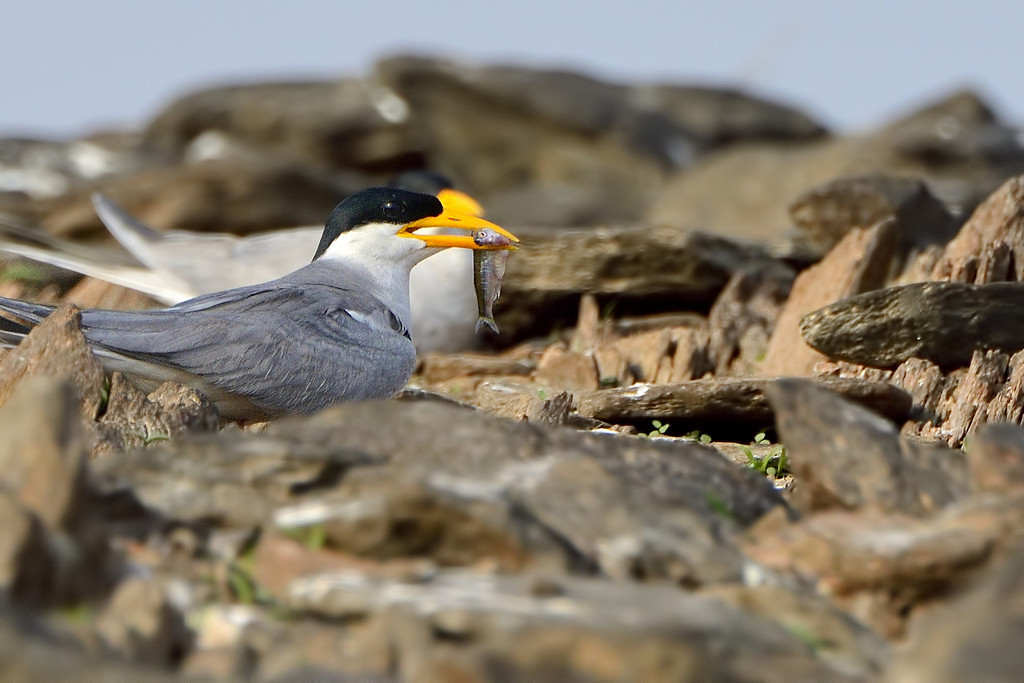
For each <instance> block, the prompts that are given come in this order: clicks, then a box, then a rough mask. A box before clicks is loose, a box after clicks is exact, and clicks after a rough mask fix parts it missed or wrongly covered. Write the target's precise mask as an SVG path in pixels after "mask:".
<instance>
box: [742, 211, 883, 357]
mask: <svg viewBox="0 0 1024 683" xmlns="http://www.w3.org/2000/svg"><path fill="white" fill-rule="evenodd" d="M894 240H895V234H894V232H893V230H892V226H891V225H890V224H889V223H880V224H878V225H875V226H873V227H871V228H865V229H859V230H853V231H851V232H849V233H848V234H847V235H846V237H844V238H843V240H842V241H841V242H840V243H839V244H837V245H836V247H835V248H834V249H833V250H832V251H830V252H829V253H828V255H827V256H826V257H825V258H824V259H823V260H822V261H821V263H819V264H817V265H815V266H812V267H811V268H808V269H807V270H805V271H804V272H802V273H801V274H800V275H799V276H797V278H796V281H795V282H794V283H793V290H792V292H791V293H790V295H789V299H788V300H787V301H786V305H785V306H784V307H783V309H782V312H781V313H780V314H779V317H778V319H777V320H776V321H775V329H774V331H773V332H772V336H771V340H770V341H769V342H768V350H767V351H766V352H765V356H764V362H763V363H762V364H761V371H762V373H764V374H765V375H812V374H813V371H814V366H815V364H817V363H818V362H819V361H822V360H824V359H825V357H824V356H823V355H821V354H820V353H818V352H817V351H814V350H813V349H812V348H810V347H809V346H808V345H807V344H806V343H805V342H804V340H803V338H802V337H801V335H800V319H801V318H802V317H803V316H804V315H806V314H807V313H810V312H811V311H816V310H818V309H819V308H821V307H822V306H827V305H828V304H830V303H832V302H833V301H837V300H839V299H842V298H843V297H847V296H851V295H853V294H860V293H862V292H866V291H869V290H872V289H877V288H878V287H881V286H883V285H884V283H885V278H886V276H887V274H888V271H889V265H890V263H891V257H892V252H893V249H894V246H895V244H894Z"/></svg>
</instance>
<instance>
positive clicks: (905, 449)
mask: <svg viewBox="0 0 1024 683" xmlns="http://www.w3.org/2000/svg"><path fill="white" fill-rule="evenodd" d="M765 391H766V393H767V394H768V397H769V399H770V400H771V403H772V407H773V408H774V409H775V416H776V425H777V429H778V431H779V441H780V443H784V444H786V452H787V455H788V459H787V462H788V463H789V467H790V469H791V470H792V472H793V474H794V475H795V476H796V480H797V481H798V482H799V486H797V487H796V490H795V491H794V498H793V500H794V503H795V504H796V506H797V507H798V508H800V509H801V510H803V511H805V512H810V511H812V510H821V509H830V508H841V509H847V510H857V509H861V508H867V509H876V510H881V511H884V512H901V513H904V514H909V515H923V514H926V513H930V512H934V511H935V510H938V509H941V508H943V507H945V506H946V505H948V504H949V503H951V502H953V501H954V500H957V499H958V498H960V497H962V495H963V492H962V486H961V484H960V482H961V481H962V479H963V476H964V474H965V467H964V463H963V459H962V456H961V455H960V454H959V453H958V452H957V451H953V450H949V449H941V450H939V449H929V448H928V447H922V446H917V445H915V444H913V443H911V442H909V441H905V440H903V439H901V438H900V436H899V432H898V430H897V429H896V427H895V426H893V425H892V424H891V423H890V422H889V421H887V420H885V419H883V418H881V417H879V416H878V415H875V414H873V413H871V412H869V411H868V410H866V409H865V408H863V407H861V406H858V405H855V404H853V403H850V402H848V401H846V400H844V399H843V398H840V397H839V396H838V395H837V394H835V393H833V392H830V391H827V390H826V389H824V388H822V387H821V386H820V385H816V384H814V383H813V382H810V381H807V380H795V379H783V380H778V381H777V382H775V383H773V384H771V385H769V386H768V387H766V389H765Z"/></svg>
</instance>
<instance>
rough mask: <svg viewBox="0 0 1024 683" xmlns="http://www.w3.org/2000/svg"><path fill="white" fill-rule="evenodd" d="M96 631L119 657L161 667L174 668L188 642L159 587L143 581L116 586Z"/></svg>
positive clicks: (181, 619)
mask: <svg viewBox="0 0 1024 683" xmlns="http://www.w3.org/2000/svg"><path fill="white" fill-rule="evenodd" d="M96 630H97V632H98V633H99V634H100V636H101V637H102V638H103V640H104V642H105V643H106V644H107V646H109V647H110V648H112V649H113V650H114V651H115V652H117V653H118V654H119V655H120V656H122V657H124V658H126V659H129V660H132V661H136V662H140V663H145V664H150V665H153V666H158V667H161V668H164V667H170V666H174V665H176V664H177V663H178V662H179V661H180V660H181V658H182V656H183V655H184V654H185V652H186V651H187V650H188V649H189V647H190V645H191V641H192V637H191V634H190V633H189V630H188V628H187V627H186V625H185V619H184V617H183V616H182V615H181V614H180V613H179V612H178V611H177V610H176V609H175V608H174V607H173V606H172V605H171V603H170V601H169V600H168V598H167V595H166V592H165V589H164V588H163V586H161V585H160V584H159V583H157V582H154V581H152V580H150V579H143V578H130V579H127V580H125V581H122V582H121V583H120V584H119V585H118V586H117V589H116V590H115V591H114V594H113V595H112V596H111V598H110V601H109V602H108V603H107V605H106V607H105V608H104V610H103V612H102V613H101V614H100V615H99V616H98V617H97V619H96Z"/></svg>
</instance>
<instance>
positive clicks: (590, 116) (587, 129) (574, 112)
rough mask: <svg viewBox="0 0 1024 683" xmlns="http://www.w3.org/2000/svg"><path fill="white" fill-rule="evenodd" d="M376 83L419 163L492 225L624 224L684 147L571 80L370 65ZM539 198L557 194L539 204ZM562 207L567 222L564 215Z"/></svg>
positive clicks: (434, 64)
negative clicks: (392, 98)
mask: <svg viewBox="0 0 1024 683" xmlns="http://www.w3.org/2000/svg"><path fill="white" fill-rule="evenodd" d="M375 77H376V78H377V79H378V80H379V82H381V83H382V84H383V85H385V86H386V87H387V88H389V89H390V90H392V91H393V92H395V93H397V95H398V96H399V97H400V98H401V99H402V101H404V103H406V105H407V106H408V108H409V110H410V111H411V112H412V115H411V117H410V119H409V125H410V126H411V127H412V129H413V131H414V134H415V136H416V139H417V140H418V141H419V142H421V143H422V145H423V153H424V154H425V156H426V158H428V159H430V160H431V163H432V165H434V166H436V167H437V168H440V169H443V170H445V171H447V172H450V173H452V174H453V175H454V176H457V177H459V178H465V179H466V181H467V188H468V189H469V190H470V191H471V192H472V193H473V194H474V196H479V197H480V198H481V200H482V201H483V203H484V205H485V206H487V207H488V214H489V215H490V216H493V217H494V219H495V220H497V221H498V222H499V223H501V222H503V221H507V222H515V223H520V224H521V223H524V222H526V221H527V220H529V221H530V222H536V223H539V224H547V225H550V224H551V222H552V219H556V218H562V219H563V220H564V219H569V220H570V222H569V223H567V224H568V225H592V224H595V223H600V222H605V221H623V220H633V219H635V218H636V217H637V216H639V214H640V212H641V210H642V208H643V206H644V205H645V204H646V203H647V201H649V200H650V198H651V197H652V196H653V192H654V191H655V190H657V188H658V187H659V186H660V182H661V178H662V175H663V169H664V168H665V167H666V166H667V165H669V164H671V163H672V160H671V157H670V156H669V155H670V152H669V149H670V148H672V149H675V148H687V147H689V145H690V142H689V140H688V138H687V136H686V133H685V131H683V130H681V129H680V128H679V127H678V126H677V125H675V124H674V123H673V122H672V121H671V120H670V119H668V118H667V117H665V116H663V115H661V114H659V113H658V112H656V111H649V110H642V109H640V108H639V107H635V106H633V105H632V104H631V103H630V102H629V101H628V100H627V99H626V98H625V97H624V94H625V92H624V89H623V88H622V87H621V86H615V85H611V84H607V83H602V82H600V81H596V80H594V79H591V78H588V77H586V76H582V75H579V74H574V73H568V72H554V71H548V72H544V71H540V70H528V69H520V68H515V67H500V66H497V67H472V66H469V65H466V64H461V63H457V62H451V61H441V60H431V59H422V58H415V57H401V56H399V57H393V58H389V59H385V60H382V61H380V62H378V63H377V64H376V65H375ZM485 121H486V122H487V125H483V122H485ZM496 131H501V135H497V134H496ZM480 149H488V150H489V153H488V154H479V151H478V150H480ZM684 156H686V157H688V156H689V155H684ZM682 160H683V161H686V160H688V159H682ZM543 186H547V187H548V188H558V190H559V192H558V193H557V195H556V194H553V193H550V192H548V193H543V192H538V190H539V189H540V188H541V187H543ZM502 192H512V193H514V196H515V201H514V202H513V201H505V200H503V199H502V198H501V196H500V194H501V193H502ZM527 193H528V194H527ZM527 196H528V197H529V198H530V201H529V202H524V201H523V200H524V199H525V198H526V197H527ZM510 199H511V198H510ZM545 200H547V201H545ZM566 201H569V202H571V204H572V205H573V206H574V207H575V210H572V211H570V212H566V211H565V202H566ZM520 205H525V206H528V207H530V209H531V213H530V214H524V213H521V212H520V211H519V209H518V207H519V206H520ZM559 205H561V206H559ZM549 207H550V208H549ZM509 209H511V211H509V212H508V213H503V212H504V211H507V210H509ZM580 209H585V213H584V212H581V211H580Z"/></svg>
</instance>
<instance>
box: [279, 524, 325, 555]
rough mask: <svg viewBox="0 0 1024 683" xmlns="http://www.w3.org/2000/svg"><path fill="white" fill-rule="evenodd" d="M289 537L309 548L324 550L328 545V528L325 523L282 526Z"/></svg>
mask: <svg viewBox="0 0 1024 683" xmlns="http://www.w3.org/2000/svg"><path fill="white" fill-rule="evenodd" d="M281 532H282V533H283V534H284V535H285V536H287V537H288V538H290V539H292V540H294V541H298V542H299V543H301V544H302V545H304V546H306V548H307V549H308V550H322V549H323V548H324V546H325V545H327V529H326V528H325V527H324V525H323V524H312V525H310V526H296V527H286V528H282V529H281Z"/></svg>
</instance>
